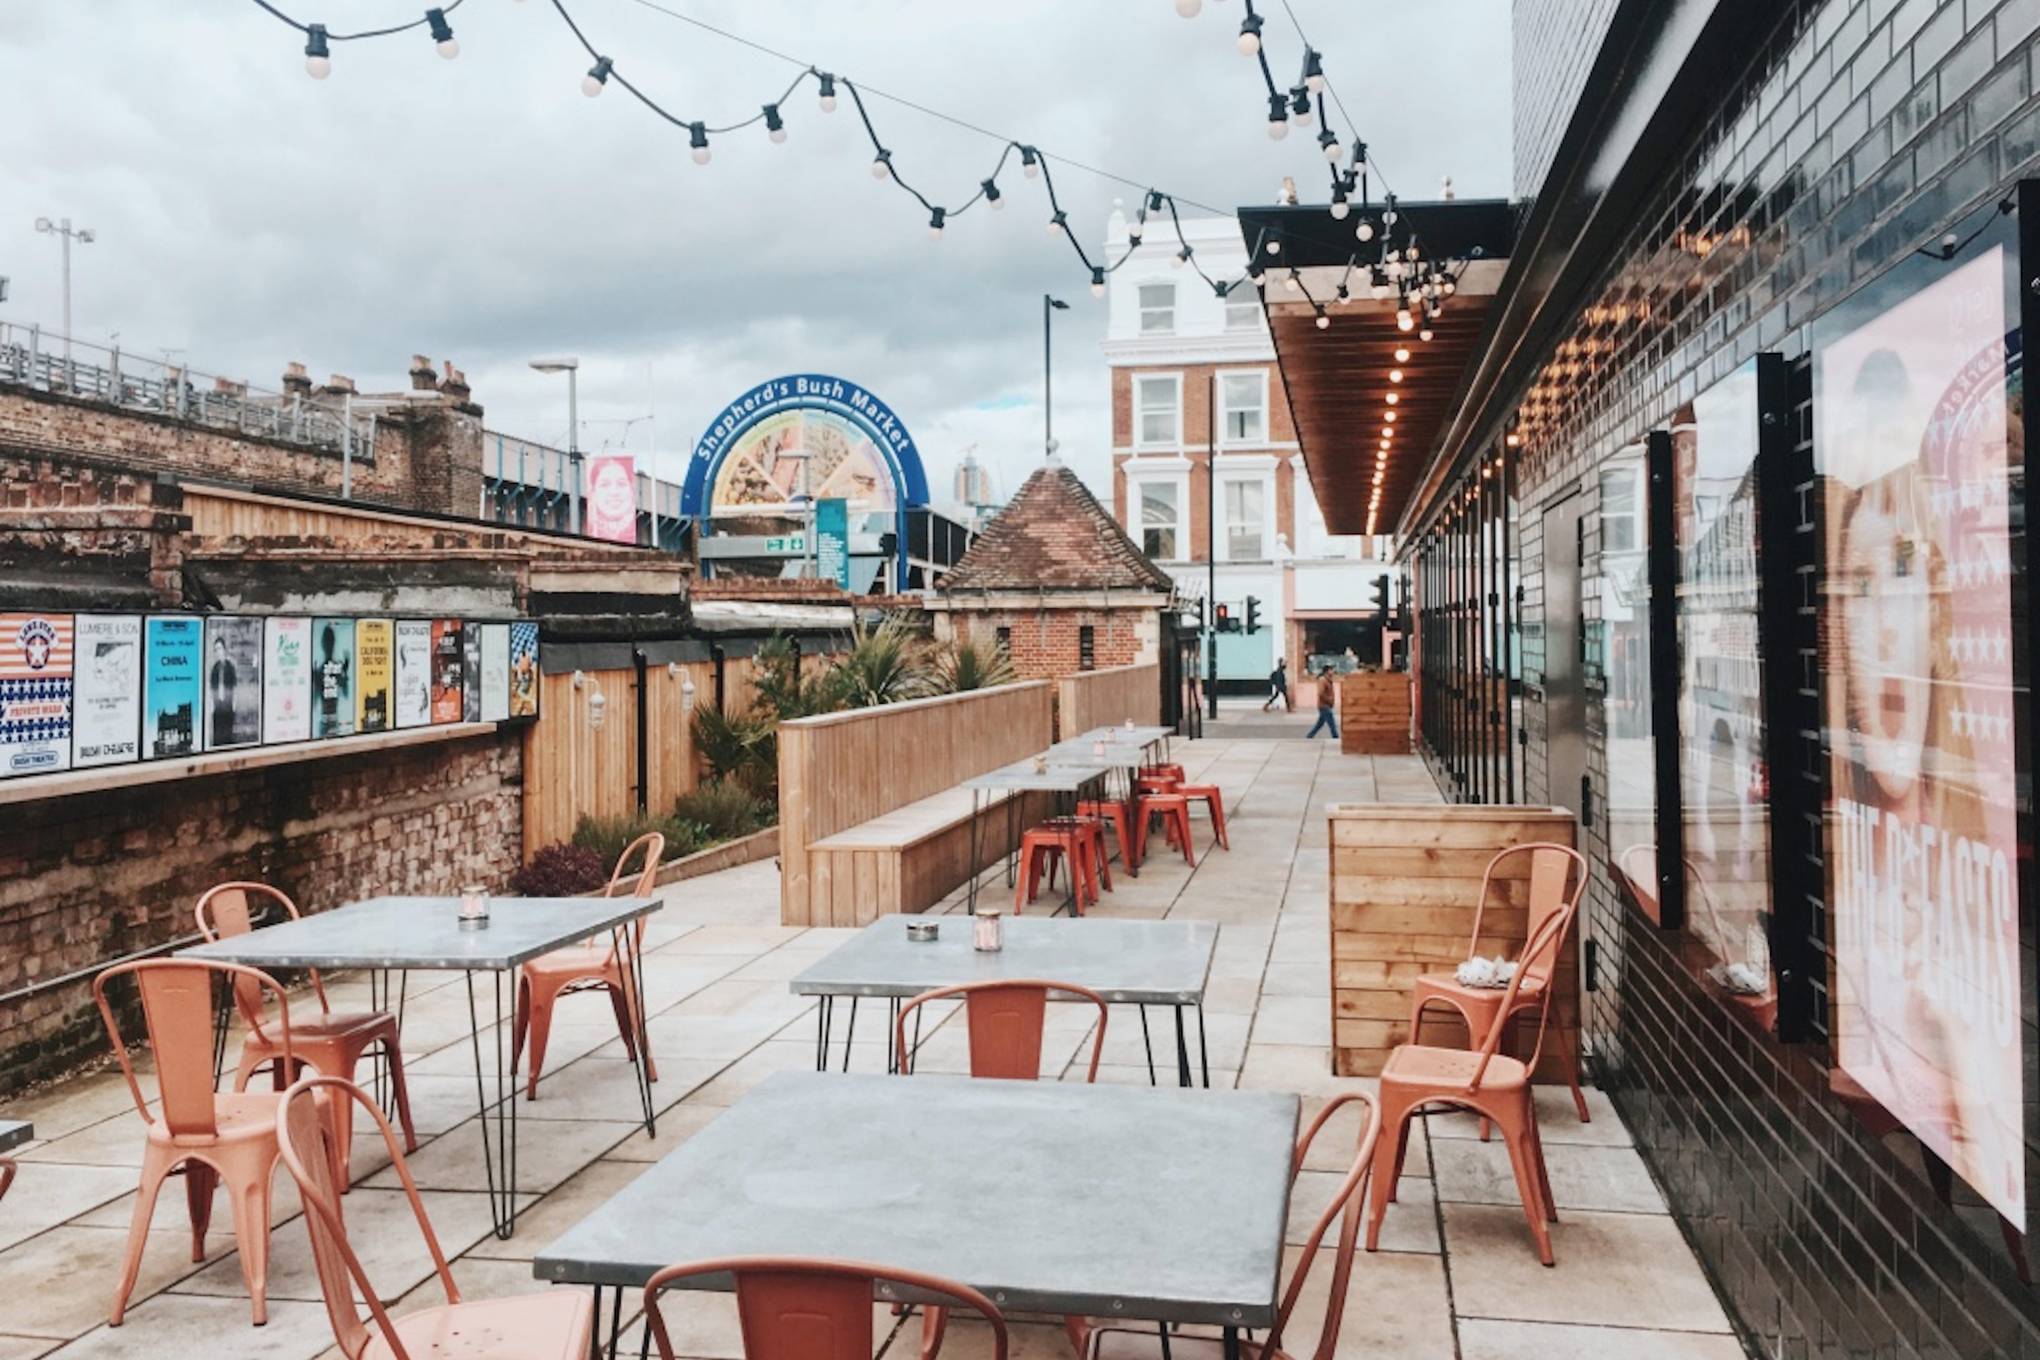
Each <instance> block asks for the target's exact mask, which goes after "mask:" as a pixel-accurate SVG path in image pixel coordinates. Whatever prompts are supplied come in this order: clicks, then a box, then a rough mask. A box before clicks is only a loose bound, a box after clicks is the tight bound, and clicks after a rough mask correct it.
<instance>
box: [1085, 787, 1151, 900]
mask: <svg viewBox="0 0 2040 1360" xmlns="http://www.w3.org/2000/svg"><path fill="white" fill-rule="evenodd" d="M1077 815H1078V816H1080V817H1095V818H1097V819H1098V823H1099V827H1098V834H1099V836H1100V837H1101V838H1102V837H1103V836H1104V833H1105V823H1107V822H1109V823H1111V824H1112V834H1113V836H1114V837H1115V838H1117V840H1118V841H1119V862H1120V863H1121V864H1123V865H1125V866H1126V867H1127V868H1129V869H1138V868H1139V867H1140V857H1139V856H1138V855H1136V854H1135V853H1134V849H1135V847H1134V835H1133V822H1132V820H1131V818H1130V817H1129V815H1128V813H1127V809H1126V804H1124V803H1122V802H1119V801H1117V800H1116V799H1106V800H1087V801H1085V802H1081V803H1078V804H1077ZM1100 863H1103V860H1102V858H1101V860H1100ZM1108 886H1109V884H1108Z"/></svg>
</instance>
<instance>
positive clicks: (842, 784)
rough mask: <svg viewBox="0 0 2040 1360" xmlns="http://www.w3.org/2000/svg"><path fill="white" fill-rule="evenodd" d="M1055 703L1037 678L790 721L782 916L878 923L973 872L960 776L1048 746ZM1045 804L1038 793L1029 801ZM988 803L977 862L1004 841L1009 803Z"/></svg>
mask: <svg viewBox="0 0 2040 1360" xmlns="http://www.w3.org/2000/svg"><path fill="white" fill-rule="evenodd" d="M1052 704H1053V690H1052V688H1051V687H1050V686H1049V685H1048V684H1047V683H1046V682H1044V681H1039V680H1034V681H1025V682H1022V683H1019V684H1013V685H1001V686H999V687H997V688H995V689H987V690H973V691H971V692H969V693H965V694H952V695H945V696H943V697H941V698H939V699H920V700H915V701H913V702H911V703H903V704H886V705H883V706H880V707H877V708H864V709H855V710H852V711H851V712H848V713H830V714H825V715H823V716H820V717H815V718H800V719H796V720H793V721H791V722H785V723H782V724H780V727H779V845H780V852H779V854H780V883H779V919H780V921H781V922H783V923H784V924H786V925H800V926H861V925H868V924H870V923H871V922H872V921H874V920H876V919H878V917H879V916H880V915H882V914H884V913H887V912H903V911H915V912H918V911H925V910H927V909H928V908H929V907H931V906H933V905H934V904H935V903H937V902H939V901H941V900H942V899H943V898H944V897H946V896H948V895H949V894H950V893H951V892H953V891H954V890H955V889H956V888H957V887H959V886H960V885H962V884H963V883H964V881H965V880H966V879H967V878H968V877H969V876H970V874H971V872H972V870H973V866H972V865H971V864H970V858H971V855H970V810H971V792H970V790H969V789H966V788H963V787H961V785H962V783H963V781H964V780H966V779H969V778H970V777H971V776H973V775H977V774H982V773H984V772H985V771H987V770H993V769H997V768H998V767H999V766H1001V765H1006V764H1010V763H1011V762H1013V761H1016V760H1021V759H1024V758H1025V757H1027V756H1029V755H1032V754H1033V753H1034V752H1036V751H1039V750H1042V749H1043V748H1045V747H1046V746H1047V745H1048V744H1049V734H1050V726H1051V722H1052V717H1051V709H1052ZM1035 802H1038V803H1039V807H1036V806H1035ZM980 805H981V806H982V805H983V800H982V799H981V800H980ZM1047 806H1048V800H1047V799H1046V798H1045V797H1041V796H1037V797H1036V799H1035V800H1034V801H1033V802H1030V803H1029V804H1028V805H1027V806H1025V807H1022V808H1021V809H1019V811H1020V812H1021V813H1022V814H1023V815H1033V816H1036V817H1039V816H1040V815H1043V813H1044V812H1045V810H1046V808H1047ZM991 807H992V811H991V812H990V813H989V814H987V815H986V816H985V817H984V819H983V824H982V826H981V827H980V843H979V853H978V861H979V862H978V864H977V865H976V866H975V867H976V868H983V867H985V866H986V865H989V864H992V863H994V862H996V860H997V859H998V857H999V856H1000V855H1002V854H1003V853H1004V852H1005V849H1006V845H1007V840H1006V834H1005V832H1006V823H1007V811H1006V808H1005V804H1004V802H1003V800H1000V801H995V802H993V803H992V804H991Z"/></svg>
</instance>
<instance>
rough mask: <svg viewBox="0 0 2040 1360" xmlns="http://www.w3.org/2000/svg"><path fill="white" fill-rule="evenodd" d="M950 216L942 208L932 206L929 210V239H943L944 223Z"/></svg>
mask: <svg viewBox="0 0 2040 1360" xmlns="http://www.w3.org/2000/svg"><path fill="white" fill-rule="evenodd" d="M948 216H949V214H948V213H946V212H944V211H943V210H942V209H941V208H930V209H929V210H928V239H929V240H931V241H939V240H941V239H942V223H943V221H944V220H945V219H946V218H947V217H948Z"/></svg>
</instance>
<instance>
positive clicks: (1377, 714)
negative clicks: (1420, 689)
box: [1318, 671, 1410, 756]
mask: <svg viewBox="0 0 2040 1360" xmlns="http://www.w3.org/2000/svg"><path fill="white" fill-rule="evenodd" d="M1318 683H1319V684H1323V683H1324V682H1323V681H1322V680H1321V681H1319V682H1318ZM1339 749H1340V750H1341V751H1344V752H1345V753H1346V754H1347V755H1349V756H1406V755H1408V754H1409V753H1410V678H1409V676H1408V675H1406V674H1404V673H1403V672H1401V671H1354V672H1353V673H1352V674H1351V675H1342V676H1340V677H1339Z"/></svg>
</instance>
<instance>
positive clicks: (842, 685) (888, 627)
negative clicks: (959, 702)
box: [828, 614, 930, 708]
mask: <svg viewBox="0 0 2040 1360" xmlns="http://www.w3.org/2000/svg"><path fill="white" fill-rule="evenodd" d="M919 650H920V647H919V639H918V638H917V637H916V636H915V634H914V630H913V628H912V627H911V626H910V625H909V624H908V623H907V621H906V620H905V619H903V618H901V617H900V616H899V615H897V614H888V615H887V616H886V617H885V618H883V619H881V620H880V621H879V624H878V626H877V627H875V628H866V627H865V626H864V624H863V622H862V621H861V620H860V621H859V622H858V623H857V624H856V626H855V627H854V628H853V629H852V630H851V634H850V650H849V651H848V652H846V653H844V654H843V657H842V659H841V660H839V661H838V662H837V663H836V666H835V669H834V670H832V671H830V672H829V681H828V683H829V685H830V687H831V688H832V689H833V690H834V691H835V693H836V696H837V697H838V698H839V699H840V700H841V701H842V704H843V706H844V707H846V708H876V707H877V706H878V705H880V704H897V703H901V702H903V701H905V700H908V699H919V698H922V697H924V696H925V695H927V694H928V693H929V692H930V691H929V686H928V673H927V671H926V670H925V669H924V668H923V667H922V665H921V658H920V656H919V655H918V653H919Z"/></svg>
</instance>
